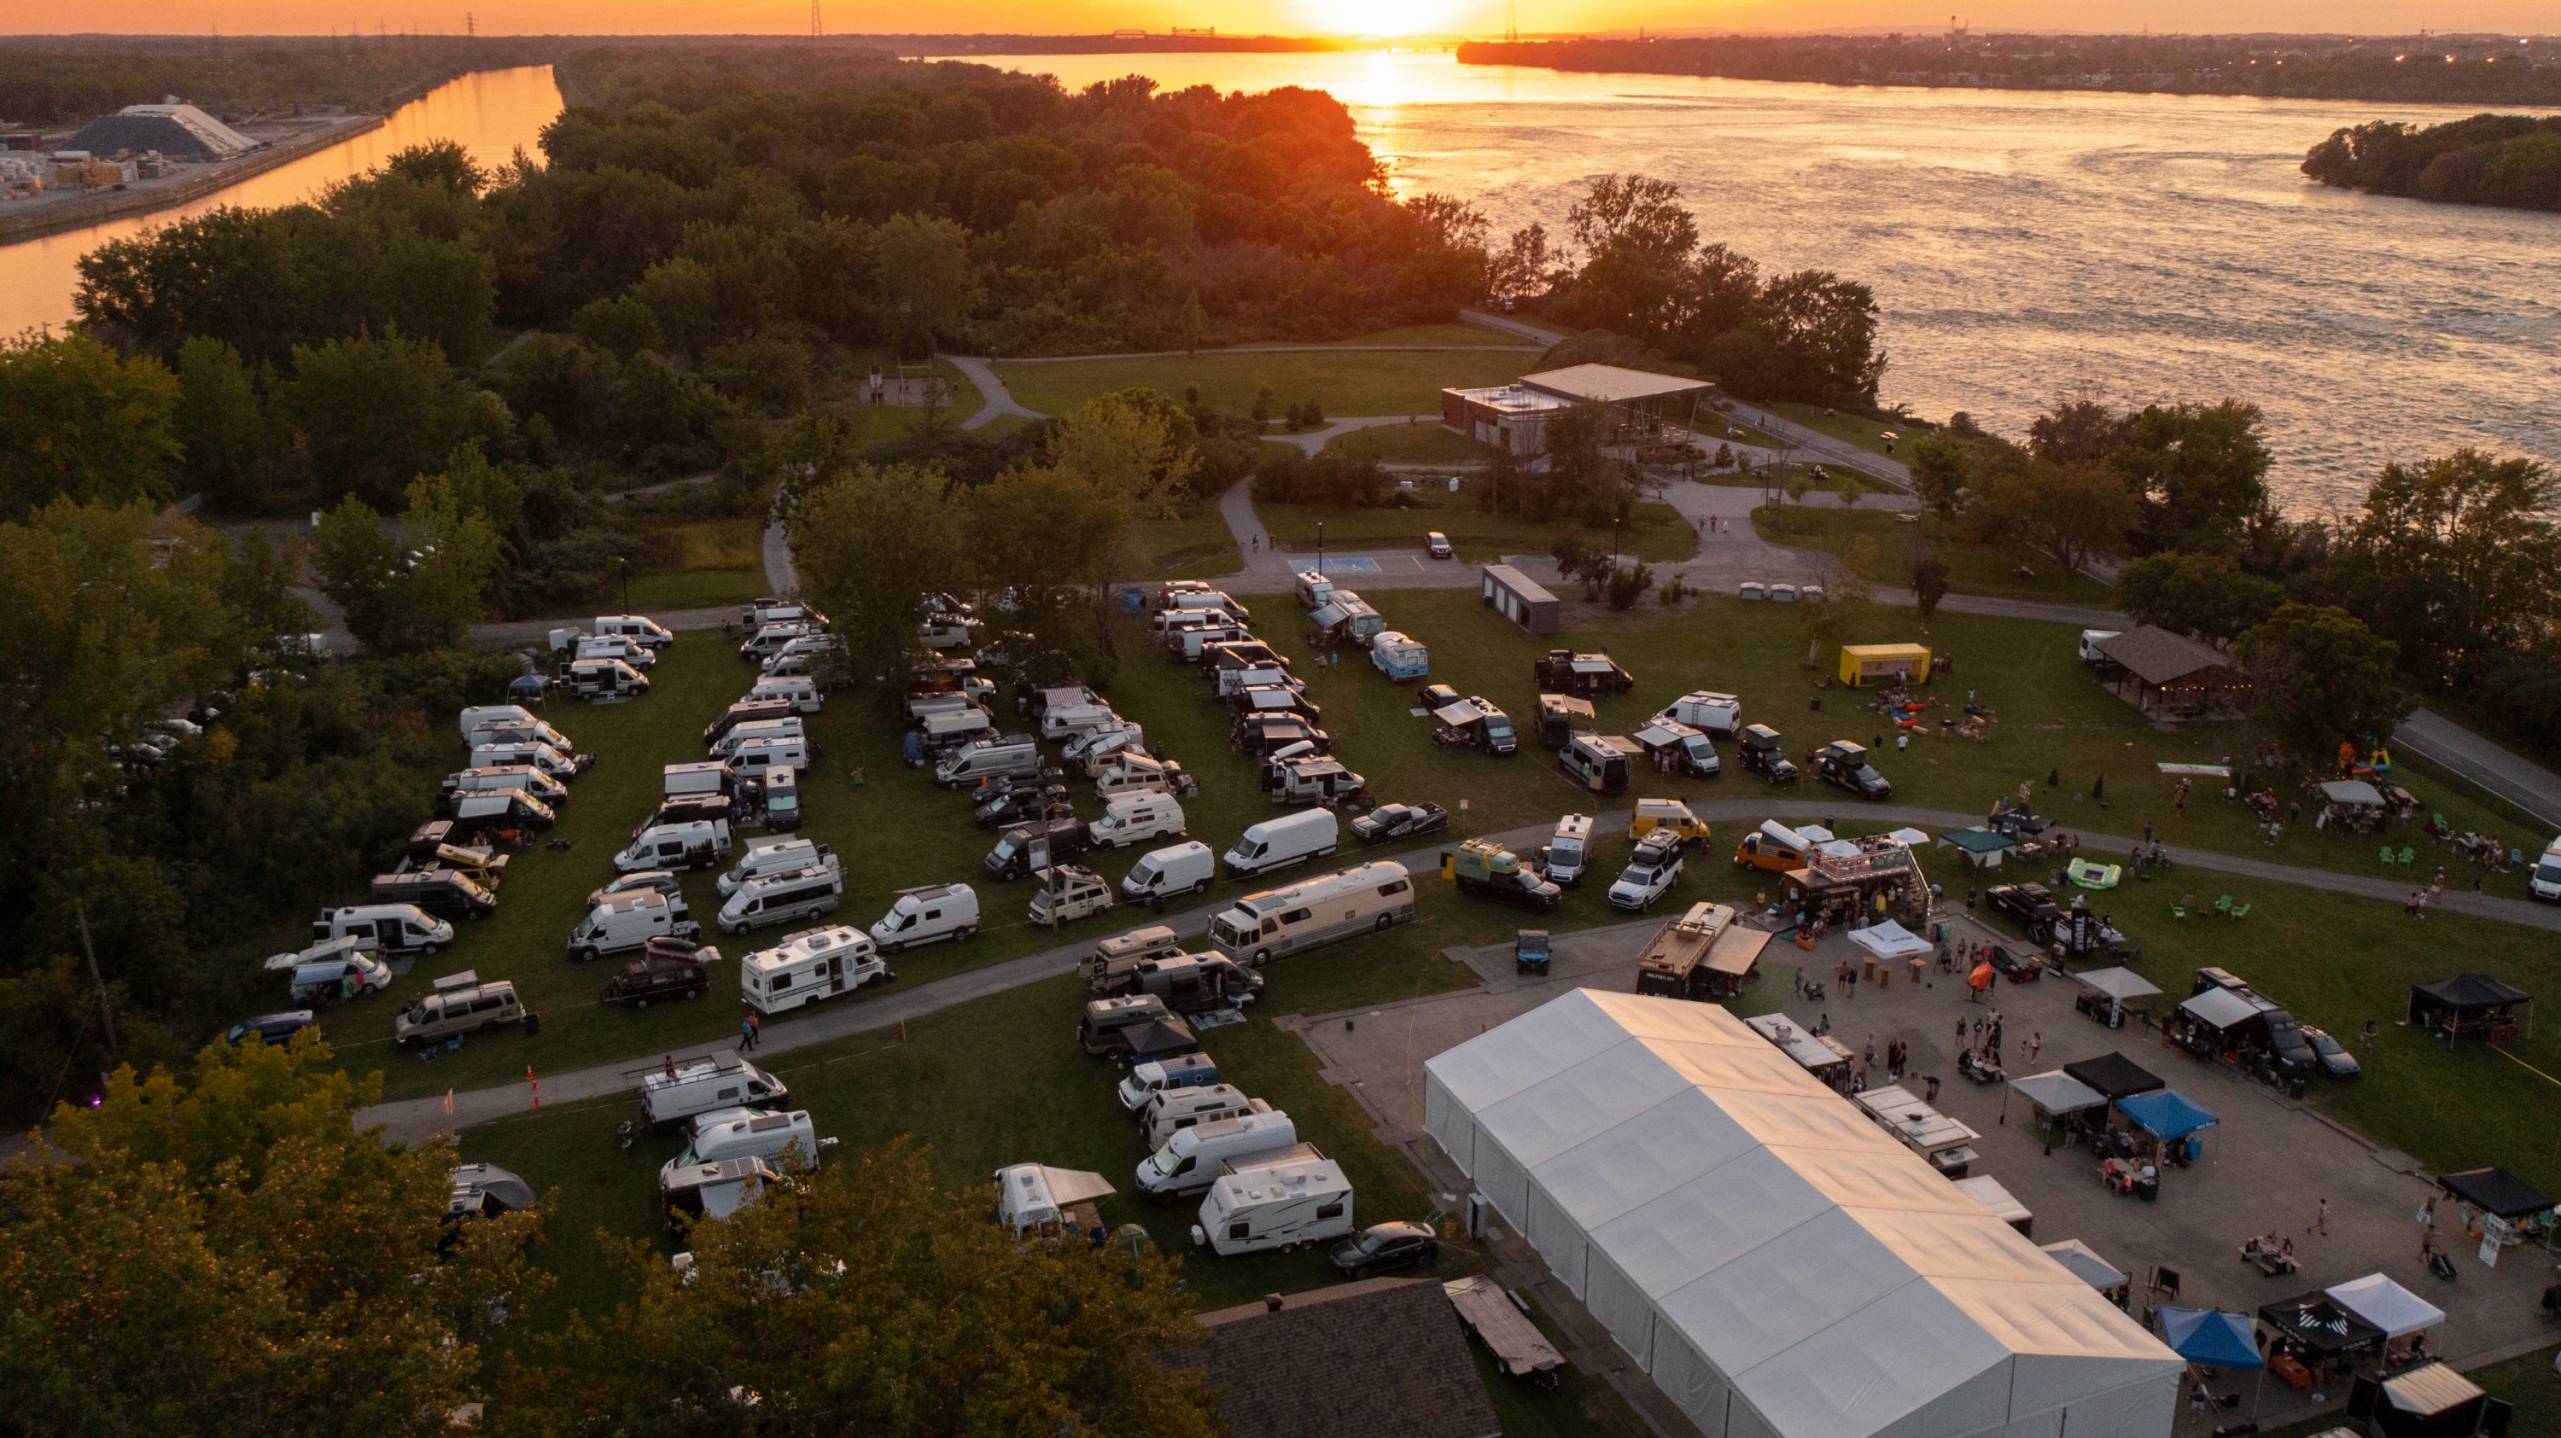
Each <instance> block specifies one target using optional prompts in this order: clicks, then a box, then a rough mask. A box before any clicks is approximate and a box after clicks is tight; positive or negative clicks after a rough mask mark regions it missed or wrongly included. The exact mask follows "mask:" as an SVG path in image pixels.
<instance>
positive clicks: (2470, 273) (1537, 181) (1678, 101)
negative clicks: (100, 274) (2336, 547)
mask: <svg viewBox="0 0 2561 1438" xmlns="http://www.w3.org/2000/svg"><path fill="white" fill-rule="evenodd" d="M993 63H1000V64H1005V65H1009V66H1013V67H1016V68H1020V69H1025V70H1033V71H1041V72H1046V73H1049V74H1054V75H1056V76H1057V77H1058V78H1059V79H1061V80H1062V81H1064V82H1066V83H1067V84H1069V85H1071V86H1078V85H1083V84H1087V83H1090V82H1092V81H1095V80H1101V79H1108V78H1111V77H1114V76H1118V75H1124V74H1130V73H1138V74H1144V75H1148V76H1150V77H1152V78H1154V79H1155V80H1157V81H1158V82H1159V83H1160V84H1161V85H1164V86H1166V87H1169V88H1171V87H1182V86H1188V85H1196V84H1213V85H1216V86H1218V87H1220V88H1222V89H1229V90H1237V89H1243V90H1264V89H1270V88H1272V87H1274V86H1278V85H1304V86H1308V87H1310V88H1315V89H1322V90H1326V91H1329V92H1331V93H1333V94H1334V95H1335V96H1337V97H1338V98H1340V99H1341V100H1342V101H1343V102H1344V103H1345V104H1346V105H1348V106H1350V107H1351V111H1352V115H1353V118H1354V120H1355V121H1356V122H1357V123H1358V125H1359V128H1360V133H1361V136H1362V138H1363V139H1365V140H1367V141H1368V142H1369V144H1370V147H1371V148H1372V149H1373V150H1375V151H1377V152H1378V153H1379V154H1380V155H1381V156H1382V157H1383V158H1385V160H1386V161H1387V163H1388V164H1389V166H1390V167H1391V175H1392V177H1393V183H1394V185H1395V187H1396V189H1397V190H1398V191H1399V192H1400V193H1407V194H1411V193H1416V192H1419V191H1424V190H1439V191H1443V192H1446V193H1450V194H1455V195H1459V196H1462V197H1464V198H1466V199H1468V200H1470V201H1473V202H1474V203H1475V204H1476V205H1478V206H1479V207H1480V208H1481V209H1483V210H1484V211H1485V212H1486V213H1487V214H1488V215H1489V216H1490V217H1492V218H1493V219H1494V221H1495V222H1496V224H1497V226H1498V227H1499V228H1503V229H1508V228H1510V227H1511V226H1514V225H1518V224H1523V223H1526V222H1528V221H1530V220H1533V219H1537V220H1543V221H1545V222H1546V224H1547V227H1548V230H1549V232H1550V234H1551V235H1557V234H1559V233H1560V232H1561V231H1562V229H1563V220H1564V217H1565V211H1566V207H1567V206H1568V205H1569V204H1571V203H1572V200H1573V197H1574V195H1575V194H1576V192H1577V191H1579V190H1580V188H1581V187H1582V186H1583V184H1584V183H1585V182H1586V181H1587V180H1588V179H1590V178H1591V177H1593V176H1595V175H1599V174H1604V173H1608V172H1610V171H1614V170H1616V171H1629V170H1633V171H1641V172H1643V173H1646V174H1650V175H1655V176H1658V177H1661V178H1663V179H1668V180H1673V181H1676V182H1677V183H1679V185H1680V186H1681V189H1682V191H1683V193H1684V194H1686V195H1687V196H1688V197H1689V199H1690V201H1691V203H1692V204H1693V205H1694V206H1695V208H1696V210H1697V213H1698V218H1699V228H1700V230H1701V231H1702V232H1703V233H1704V234H1705V235H1706V236H1707V237H1708V238H1710V239H1716V240H1723V241H1725V242H1726V243H1728V244H1730V245H1732V246H1733V247H1734V248H1736V249H1737V250H1740V251H1741V252H1743V253H1745V254H1748V255H1751V256H1753V257H1754V258H1755V259H1758V260H1759V261H1760V262H1761V265H1762V267H1763V269H1764V271H1768V270H1789V269H1799V268H1807V267H1817V268H1823V269H1830V270H1836V271H1838V272H1840V273H1841V274H1843V275H1847V276H1850V277H1852V278H1856V279H1860V280H1864V281H1866V282H1868V283H1869V284H1871V285H1873V286H1875V288H1876V293H1877V299H1878V303H1879V304H1880V306H1881V307H1882V309H1883V311H1884V315H1883V325H1882V330H1883V341H1884V345H1885V348H1886V351H1887V353H1888V355H1889V357H1890V359H1891V363H1890V364H1889V366H1888V367H1887V369H1886V372H1885V387H1884V396H1885V399H1886V400H1887V402H1889V403H1900V404H1907V405H1910V406H1911V407H1912V408H1913V409H1914V410H1916V411H1918V412H1919V413H1921V414H1923V415H1926V416H1930V417H1933V418H1944V417H1945V416H1946V415H1947V414H1948V413H1949V412H1951V411H1953V410H1960V409H1961V410H1967V411H1970V412H1971V413H1972V414H1973V415H1974V416H1975V418H1977V419H1978V420H1980V421H1982V422H1984V423H1986V424H1987V425H1990V426H1993V427H1995V428H1997V429H2000V430H2003V431H2004V432H2008V433H2013V434H2016V433H2021V432H2023V430H2024V427H2025V425H2026V422H2027V421H2028V419H2029V418H2030V417H2031V416H2033V415H2034V414H2035V413H2036V412H2037V411H2038V410H2039V409H2041V408H2043V407H2044V406H2046V405H2048V404H2050V403H2052V402H2053V401H2055V400H2056V399H2059V398H2063V397H2066V396H2069V395H2074V394H2078V393H2082V392H2088V393H2091V394H2094V395H2096V396H2098V397H2100V398H2103V399H2107V400H2111V401H2115V402H2119V403H2138V404H2139V403H2145V402H2149V401H2152V400H2155V399H2181V398H2185V399H2206V400H2211V399H2218V398H2221V397H2222V396H2225V395H2236V396H2239V397H2242V398H2245V399H2250V400H2254V401H2256V402H2257V403H2258V404H2259V405H2261V406H2262V407H2263V408H2264V409H2265V410H2266V412H2267V430H2268V434H2269V438H2270V442H2271V447H2272V448H2273V449H2274V450H2275V453H2276V460H2277V467H2276V471H2275V473H2274V474H2273V475H2272V476H2271V484H2272V485H2273V486H2274V487H2275V489H2276V490H2277V492H2278V493H2279V495H2280V496H2282V497H2283V498H2284V500H2285V501H2286V503H2287V505H2288V507H2289V508H2290V509H2292V510H2293V511H2295V512H2296V513H2299V514H2326V513H2328V512H2330V511H2332V510H2333V509H2336V508H2342V507H2352V506H2354V505H2355V504H2356V503H2357V502H2358V500H2359V499H2360V498H2361V497H2362V495H2363V492H2364V489H2365V486H2366V484H2367V482H2368V481H2369V480H2370V478H2371V477H2372V475H2373V472H2374V470H2375V469H2376V467H2377V466H2379V465H2380V464H2381V463H2382V462H2384V461H2385V460H2387V459H2394V458H2399V459H2411V458H2417V457H2421V456H2425V455H2430V454H2436V453H2441V452H2444V451H2446V450H2449V449H2452V448H2454V447H2456V446H2459V445H2466V444H2470V445H2479V446H2482V447H2484V448H2490V449H2496V450H2503V451H2507V452H2511V453H2525V454H2530V455H2532V456H2534V457H2536V458H2539V459H2541V460H2543V461H2545V462H2546V463H2550V464H2554V465H2556V466H2561V215H2538V214H2529V213H2525V212H2522V211H2507V210H2493V209H2486V208H2475V207H2471V206H2458V205H2431V204H2426V203H2423V202H2421V201H2417V200H2404V199H2392V198H2387V197H2382V196H2371V195H2361V194H2356V193H2353V192H2349V191H2341V190H2327V189H2323V188H2321V187H2320V186H2317V185H2314V184H2312V183H2311V182H2310V181H2308V180H2306V179H2304V178H2303V176H2302V175H2301V173H2299V172H2298V171H2297V169H2296V166H2297V165H2298V164H2299V163H2301V161H2302V158H2303V152H2304V151H2305V150H2306V149H2308V148H2310V147H2311V146H2312V145H2313V144H2315V143H2316V142H2318V141H2319V140H2321V139H2322V138H2324V137H2325V136H2327V135H2328V134H2329V133H2330V132H2331V131H2332V130H2334V129H2337V128H2338V127H2340V126H2343V125H2353V124H2359V123H2362V122H2364V121H2367V120H2372V119H2400V120H2410V121H2416V122H2420V123H2431V122H2435V121H2441V120H2445V119H2450V118H2456V117H2459V116H2461V115H2463V114H2465V113H2468V112H2469V110H2470V108H2471V107H2464V106H2451V107H2446V106H2433V107H2432V106H2407V105H2401V106H2386V105H2361V104H2338V103H2329V102H2321V101H2296V100H2256V99H2238V98H2221V97H2196V96H2159V95H2107V94H2088V93H2057V92H2050V91H1999V90H1941V89H1927V90H1921V89H1882V88H1843V87H1835V86H1827V85H1806V84H1777V83H1769V82H1764V81H1749V80H1718V79H1691V78H1685V77H1681V76H1664V75H1587V74H1568V73H1560V72H1551V71H1544V70H1526V69H1512V68H1505V67H1494V66H1477V65H1460V64H1458V63H1457V62H1456V61H1455V60H1454V59H1452V58H1451V57H1450V56H1448V55H1447V54H1443V53H1413V54H1388V53H1337V54H1323V55H1061V56H1022V57H1004V58H1002V59H999V60H996V61H994V62H993Z"/></svg>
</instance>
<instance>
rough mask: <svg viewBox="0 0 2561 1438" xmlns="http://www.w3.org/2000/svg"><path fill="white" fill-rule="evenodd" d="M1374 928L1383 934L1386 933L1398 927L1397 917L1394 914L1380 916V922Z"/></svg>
mask: <svg viewBox="0 0 2561 1438" xmlns="http://www.w3.org/2000/svg"><path fill="white" fill-rule="evenodd" d="M1372 927H1373V928H1376V929H1377V930H1378V931H1379V932H1380V933H1382V934H1383V933H1386V932H1387V931H1388V930H1389V929H1392V928H1394V927H1396V916H1395V915H1394V914H1381V915H1379V916H1378V922H1377V923H1376V924H1375V925H1372Z"/></svg>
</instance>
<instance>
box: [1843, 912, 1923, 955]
mask: <svg viewBox="0 0 2561 1438" xmlns="http://www.w3.org/2000/svg"><path fill="white" fill-rule="evenodd" d="M1850 942H1851V943H1853V944H1856V945H1858V946H1859V947H1860V948H1862V949H1865V950H1867V951H1868V952H1869V953H1871V954H1874V955H1876V956H1877V957H1878V958H1879V959H1882V960H1884V961H1885V962H1887V963H1889V964H1895V963H1901V962H1902V961H1903V960H1905V959H1916V958H1919V957H1920V956H1922V955H1923V954H1926V953H1928V952H1930V941H1929V940H1927V939H1925V938H1922V937H1921V936H1920V935H1918V934H1916V933H1913V932H1912V931H1911V930H1910V929H1907V928H1905V927H1903V926H1902V925H1901V924H1898V923H1896V922H1894V921H1893V920H1892V919H1887V920H1886V921H1885V922H1883V923H1881V924H1870V925H1868V926H1867V927H1866V928H1864V929H1852V930H1850Z"/></svg>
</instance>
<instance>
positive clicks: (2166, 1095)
mask: <svg viewBox="0 0 2561 1438" xmlns="http://www.w3.org/2000/svg"><path fill="white" fill-rule="evenodd" d="M2116 1107H2117V1111H2118V1112H2119V1113H2122V1114H2124V1115H2125V1116H2126V1117H2127V1118H2129V1119H2132V1120H2133V1121H2134V1124H2135V1127H2137V1128H2140V1129H2142V1130H2143V1131H2144V1132H2145V1133H2148V1134H2150V1135H2152V1136H2153V1137H2154V1138H2157V1139H2159V1140H2161V1141H2162V1142H2164V1143H2167V1142H2169V1141H2170V1140H2172V1139H2180V1138H2185V1137H2187V1136H2188V1135H2189V1134H2192V1133H2201V1132H2203V1131H2204V1130H2206V1129H2209V1128H2212V1127H2214V1126H2215V1125H2216V1124H2218V1123H2220V1122H2222V1120H2221V1119H2218V1118H2216V1117H2215V1116H2214V1115H2213V1114H2211V1113H2209V1112H2207V1111H2206V1110H2205V1109H2203V1108H2200V1107H2198V1106H2197V1105H2196V1104H2195V1103H2193V1102H2191V1101H2190V1100H2189V1099H2188V1098H2186V1097H2185V1096H2184V1095H2182V1094H2180V1093H2179V1091H2178V1090H2177V1089H2167V1088H2165V1089H2156V1090H2154V1091H2153V1092H2151V1093H2142V1094H2135V1095H2134V1096H2132V1097H2130V1098H2121V1099H2118V1100H2117V1101H2116Z"/></svg>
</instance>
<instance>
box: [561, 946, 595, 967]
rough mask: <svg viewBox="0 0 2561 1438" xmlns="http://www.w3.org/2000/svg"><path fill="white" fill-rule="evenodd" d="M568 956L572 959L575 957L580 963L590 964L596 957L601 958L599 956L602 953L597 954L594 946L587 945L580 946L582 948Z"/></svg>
mask: <svg viewBox="0 0 2561 1438" xmlns="http://www.w3.org/2000/svg"><path fill="white" fill-rule="evenodd" d="M569 957H571V958H573V959H576V960H577V961H578V962H580V963H582V964H592V963H594V962H595V961H596V960H597V959H598V958H601V957H602V955H600V954H598V953H597V952H596V950H595V947H594V946H593V945H589V946H588V947H586V948H582V949H580V950H579V951H578V952H576V953H574V954H571V955H570V956H569Z"/></svg>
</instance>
